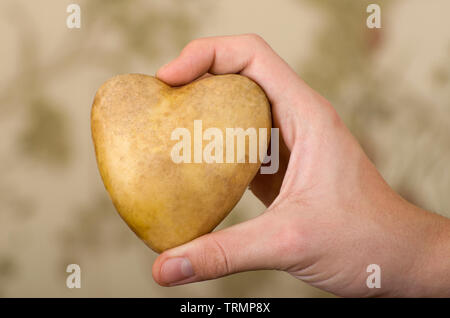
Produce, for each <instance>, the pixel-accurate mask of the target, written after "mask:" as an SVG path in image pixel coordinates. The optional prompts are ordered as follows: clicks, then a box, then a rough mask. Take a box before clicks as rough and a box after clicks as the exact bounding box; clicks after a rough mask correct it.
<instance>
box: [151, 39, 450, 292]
mask: <svg viewBox="0 0 450 318" xmlns="http://www.w3.org/2000/svg"><path fill="white" fill-rule="evenodd" d="M208 73H211V74H229V73H239V74H241V75H245V76H247V77H249V78H251V79H252V80H254V81H255V82H257V83H258V84H259V85H260V86H261V87H262V88H263V89H264V91H265V93H266V94H267V97H268V98H269V100H270V103H271V105H272V116H273V125H274V126H275V127H277V128H279V129H280V138H281V139H282V145H281V149H280V169H279V171H278V173H277V174H275V175H261V174H258V175H257V176H256V177H255V179H254V180H253V181H252V183H251V185H250V189H251V190H252V192H253V193H254V194H255V195H256V196H257V197H258V198H259V199H260V200H261V201H262V202H263V203H264V204H265V205H266V206H267V210H266V211H265V212H264V213H263V214H261V215H260V216H258V217H256V218H254V219H251V220H249V221H246V222H244V223H240V224H237V225H234V226H231V227H229V228H226V229H224V230H221V231H216V232H213V233H210V234H207V235H204V236H202V237H199V238H197V239H195V240H193V241H191V242H189V243H187V244H184V245H182V246H179V247H176V248H173V249H171V250H168V251H165V252H164V253H162V254H161V255H159V257H158V258H157V259H156V261H155V263H154V264H153V277H154V279H155V281H156V282H157V283H158V284H160V285H163V286H174V285H180V284H187V283H192V282H198V281H204V280H209V279H214V278H218V277H222V276H226V275H229V274H233V273H237V272H243V271H249V270H260V269H273V270H280V271H285V272H288V273H289V274H291V275H293V276H294V277H296V278H298V279H301V280H303V281H305V282H307V283H309V284H311V285H312V286H315V287H318V288H320V289H323V290H326V291H328V292H331V293H333V294H335V295H339V296H350V297H367V296H369V297H370V296H388V297H396V296H399V297H402V296H404V297H421V296H425V297H428V296H429V297H450V220H449V219H447V218H445V217H443V216H440V215H438V214H435V213H432V212H428V211H425V210H423V209H421V208H419V207H416V206H414V205H412V204H411V203H409V202H407V201H406V200H404V199H403V198H402V197H401V196H399V195H398V194H397V193H396V192H395V191H394V190H393V189H392V188H391V187H390V186H389V185H388V184H387V183H386V182H385V181H384V180H383V178H382V177H381V175H380V174H379V172H378V171H377V169H376V167H375V166H374V165H373V164H372V162H371V161H370V160H369V159H368V158H367V156H366V154H365V153H364V152H363V150H362V149H361V146H360V145H359V144H358V142H357V141H356V139H355V138H354V136H353V135H352V134H351V133H350V131H349V130H348V129H347V128H346V127H345V125H344V124H343V122H342V120H341V119H340V118H339V116H338V115H337V113H336V111H335V109H334V108H333V107H332V105H331V104H330V103H329V102H328V101H327V100H325V99H324V98H323V97H322V96H320V95H319V94H318V93H317V92H315V91H314V90H312V89H311V88H310V87H308V86H307V85H306V84H305V82H303V81H302V79H301V78H300V77H299V76H298V75H297V74H296V73H295V72H294V71H293V70H292V69H291V68H290V67H289V65H288V64H287V63H286V62H284V61H283V60H282V59H281V58H280V57H279V56H278V55H277V54H276V53H275V52H274V51H273V50H272V49H271V47H270V46H269V45H268V44H267V43H266V42H265V41H264V40H263V39H261V38H260V37H259V36H257V35H252V34H250V35H240V36H229V37H211V38H202V39H198V40H194V41H192V42H191V43H189V44H188V45H187V46H186V47H185V48H184V49H183V51H182V52H181V54H180V56H179V57H178V58H176V59H175V60H173V61H172V62H170V63H169V64H167V65H165V66H163V67H162V68H161V69H160V70H159V71H158V72H157V77H158V78H159V79H161V80H162V81H164V82H166V83H167V84H169V85H172V86H179V85H184V84H187V83H189V82H191V81H193V80H195V79H198V78H199V77H201V76H204V75H205V74H208ZM370 264H378V265H379V266H380V268H381V278H382V280H381V288H374V289H371V288H368V287H367V285H366V280H367V277H368V276H369V275H370V273H367V272H366V269H367V266H368V265H370Z"/></svg>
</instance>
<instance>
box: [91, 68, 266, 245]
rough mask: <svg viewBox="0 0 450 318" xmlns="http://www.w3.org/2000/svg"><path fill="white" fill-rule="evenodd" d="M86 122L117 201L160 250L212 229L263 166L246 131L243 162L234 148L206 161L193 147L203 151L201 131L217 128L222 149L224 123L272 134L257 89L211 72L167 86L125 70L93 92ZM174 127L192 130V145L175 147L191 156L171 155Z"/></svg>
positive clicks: (135, 228) (237, 77)
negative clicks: (230, 159)
mask: <svg viewBox="0 0 450 318" xmlns="http://www.w3.org/2000/svg"><path fill="white" fill-rule="evenodd" d="M194 121H196V123H197V130H196V131H194V126H195V124H194ZM200 121H201V130H200V137H199V136H198V132H199V130H198V123H199V122H200ZM91 128H92V137H93V140H94V146H95V152H96V156H97V164H98V168H99V170H100V174H101V176H102V179H103V182H104V185H105V187H106V189H107V190H108V192H109V195H110V197H111V199H112V201H113V203H114V206H115V207H116V209H117V211H118V212H119V213H120V215H121V217H122V218H123V219H124V220H125V222H126V223H127V224H128V225H129V226H130V228H131V229H132V230H133V231H134V232H135V233H136V234H137V235H138V236H139V237H140V238H141V239H142V240H143V241H144V242H145V243H146V244H147V245H148V246H149V247H150V248H152V249H153V250H154V251H156V252H162V251H164V250H166V249H169V248H172V247H175V246H178V245H181V244H183V243H186V242H188V241H190V240H192V239H194V238H196V237H198V236H201V235H203V234H206V233H208V232H210V231H212V230H213V229H214V228H215V227H216V226H217V225H218V224H219V223H220V222H221V221H222V219H223V218H225V216H226V215H227V214H228V213H229V212H230V211H231V210H232V208H233V207H234V206H235V205H236V203H237V202H238V201H239V199H240V198H241V197H242V195H243V193H244V191H245V189H246V188H247V186H248V184H249V183H250V181H251V180H252V179H253V177H254V176H255V174H256V173H257V171H258V169H259V167H260V165H261V160H260V158H261V156H259V155H258V158H257V161H256V162H255V161H254V160H253V162H249V149H248V148H250V147H249V144H250V138H249V137H248V136H247V137H245V139H244V140H245V144H246V150H247V151H246V152H245V163H240V162H237V161H238V160H237V159H238V158H237V156H238V151H235V153H236V155H235V156H234V158H235V160H234V163H227V162H226V160H225V159H224V160H223V163H220V161H218V162H215V161H213V162H211V163H207V162H205V159H204V158H203V157H202V153H200V156H199V153H198V151H197V152H196V150H198V149H200V150H201V151H206V148H207V145H208V143H209V141H208V140H207V139H208V138H202V135H201V133H202V132H205V131H206V130H207V129H208V128H216V129H219V130H220V131H222V132H223V145H224V148H225V144H226V142H225V136H226V129H227V128H242V129H243V130H247V129H248V128H255V130H256V131H257V134H258V139H259V138H260V137H262V136H260V135H262V134H261V133H260V130H259V128H265V129H266V130H267V135H268V138H270V128H271V114H270V106H269V102H268V100H267V98H266V95H265V94H264V92H263V91H262V89H261V88H260V87H259V86H258V85H257V84H256V83H254V82H253V81H252V80H250V79H248V78H247V77H244V76H240V75H234V74H233V75H231V74H230V75H218V76H211V77H207V78H204V79H200V80H197V81H195V82H192V83H190V84H188V85H186V86H183V87H176V88H172V87H170V86H168V85H166V84H164V83H163V82H161V81H159V80H158V79H156V78H154V77H151V76H147V75H141V74H126V75H119V76H116V77H114V78H112V79H110V80H108V81H107V82H105V83H104V84H103V85H102V86H101V87H100V89H99V90H98V91H97V94H96V96H95V99H94V103H93V105H92V113H91ZM177 128H179V129H180V128H181V129H184V130H183V131H184V132H189V133H190V136H191V138H192V142H191V143H190V147H191V148H190V149H187V148H186V149H183V150H182V151H180V153H181V154H182V155H186V154H189V150H191V151H190V152H191V155H192V156H191V157H192V160H191V163H189V162H187V161H185V162H178V163H176V162H175V161H174V160H173V156H172V155H173V153H174V151H175V150H174V147H175V145H176V144H177V143H178V142H179V140H176V139H174V138H173V132H174V131H175V129H177ZM216 132H217V130H216ZM196 133H197V135H196ZM203 137H204V136H203ZM199 138H200V139H199ZM209 138H210V140H212V137H211V136H210V137H209ZM217 138H218V137H217V136H216V139H217ZM236 139H237V137H236ZM268 143H269V140H267V144H268ZM237 145H238V142H237V141H236V142H235V145H234V148H235V149H236V147H237ZM258 145H259V143H258ZM195 147H200V148H197V149H195ZM258 147H260V146H258ZM263 147H264V146H261V149H263ZM230 149H231V147H230ZM227 150H228V149H227ZM266 150H267V149H263V151H264V153H265V152H266ZM216 151H218V150H217V149H215V150H214V152H212V153H213V154H214V155H215V154H218V152H217V153H216ZM225 153H226V150H225V149H224V150H223V158H225ZM258 153H259V149H258ZM195 156H197V157H195ZM194 157H195V158H194ZM199 158H200V160H201V162H198V160H199ZM241 159H242V158H241ZM250 161H252V160H250Z"/></svg>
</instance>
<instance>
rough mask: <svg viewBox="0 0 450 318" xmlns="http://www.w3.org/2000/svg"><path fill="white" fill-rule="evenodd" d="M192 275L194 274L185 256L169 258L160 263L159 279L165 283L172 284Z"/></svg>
mask: <svg viewBox="0 0 450 318" xmlns="http://www.w3.org/2000/svg"><path fill="white" fill-rule="evenodd" d="M192 276H194V270H193V269H192V264H191V262H190V261H189V259H187V258H184V257H174V258H169V259H168V260H167V261H165V262H164V263H163V264H162V267H161V280H162V281H163V282H164V283H166V284H174V283H177V282H180V281H182V280H185V279H187V278H189V277H192Z"/></svg>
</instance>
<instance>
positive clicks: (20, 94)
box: [0, 0, 450, 297]
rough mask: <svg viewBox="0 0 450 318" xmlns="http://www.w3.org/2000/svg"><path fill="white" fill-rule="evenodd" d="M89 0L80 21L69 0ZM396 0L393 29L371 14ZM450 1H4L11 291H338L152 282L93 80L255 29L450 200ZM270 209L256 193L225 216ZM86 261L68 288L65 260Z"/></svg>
mask: <svg viewBox="0 0 450 318" xmlns="http://www.w3.org/2000/svg"><path fill="white" fill-rule="evenodd" d="M72 2H75V3H79V4H80V6H81V10H82V11H81V19H82V22H81V23H82V27H81V29H79V30H77V29H72V30H70V29H68V28H67V27H66V18H67V16H68V14H67V13H66V7H67V5H68V4H70V3H72ZM372 2H375V3H378V4H380V5H381V8H382V15H381V17H382V29H380V30H374V29H371V30H369V29H368V28H367V27H366V26H365V21H366V17H367V15H368V14H367V13H366V10H365V9H366V7H367V5H368V4H369V3H372ZM449 12H450V2H449V1H446V0H430V1H421V0H408V1H404V0H391V1H363V0H345V1H344V0H341V1H335V0H328V1H322V0H316V1H315V0H285V1H277V2H275V1H271V0H251V1H249V0H246V1H242V0H219V1H206V0H205V1H167V0H164V1H163V0H161V1H99V0H91V1H81V0H80V1H61V0H59V1H57V0H53V1H49V0H46V1H42V0H41V1H16V0H2V1H1V2H0V39H1V45H0V69H1V70H2V74H1V76H0V135H1V143H0V176H1V177H0V296H11V297H13V296H26V297H28V296H35V297H45V296H55V297H94V296H99V297H111V296H116V297H127V296H134V297H170V296H176V297H180V296H181V297H182V296H185V297H201V296H210V297H216V296H217V297H218V296H222V297H246V296H247V297H249V296H253V297H316V296H318V297H326V296H330V295H328V294H326V293H323V292H321V291H319V290H317V289H314V288H311V287H309V286H307V285H305V284H303V283H302V282H300V281H298V280H296V279H294V278H292V277H290V276H289V275H287V274H285V273H280V272H270V271H261V272H250V273H243V274H238V275H233V276H230V277H227V278H223V279H219V280H216V281H210V282H204V283H197V284H193V285H190V286H183V287H175V288H170V289H169V288H163V287H160V286H158V285H157V284H156V283H155V282H153V280H152V278H151V265H152V262H153V260H154V259H155V257H156V254H155V253H153V252H152V251H151V250H149V249H148V248H147V247H146V246H145V245H144V244H143V243H142V242H141V241H140V240H138V239H137V238H136V237H135V235H134V234H133V233H132V232H131V231H130V230H129V229H128V228H127V226H126V225H125V224H124V223H123V222H122V220H121V219H120V218H119V216H118V215H117V213H116V212H115V210H114V208H113V207H112V204H111V203H110V201H109V199H108V197H107V194H106V191H105V190H104V187H103V185H102V182H101V179H100V177H99V174H98V172H97V167H96V163H95V157H94V151H93V146H92V142H91V136H90V126H89V120H90V118H89V116H90V107H91V103H92V100H93V96H94V94H95V91H96V90H97V88H98V87H99V86H100V84H101V83H102V82H104V81H105V80H106V79H108V78H109V77H111V76H113V75H116V74H118V73H130V72H139V73H147V74H153V73H154V72H155V71H156V70H157V68H158V67H159V66H160V65H162V64H164V63H166V62H168V61H169V60H170V59H172V58H174V57H175V56H176V55H177V54H178V52H179V51H180V49H181V48H182V47H183V46H184V45H185V44H186V43H187V42H188V41H189V40H191V39H194V38H197V37H201V36H211V35H224V34H239V33H248V32H254V33H258V34H260V35H261V36H263V37H264V38H265V39H266V40H267V42H269V43H270V44H271V46H272V47H273V48H274V49H275V50H276V51H277V52H278V53H279V54H280V55H281V56H282V57H283V58H284V59H285V60H286V61H287V62H288V63H289V64H290V65H291V66H292V67H293V68H294V69H295V70H296V71H297V72H298V74H299V75H300V76H302V77H303V78H304V79H305V80H306V81H307V82H308V83H309V84H310V85H311V86H312V87H313V88H315V89H317V90H318V91H319V92H320V93H321V94H323V95H324V96H326V97H327V98H328V99H330V100H331V101H332V102H333V104H334V106H335V107H336V109H337V110H338V111H339V113H340V114H341V115H342V116H343V118H344V120H345V122H346V123H347V125H348V126H349V127H350V129H351V130H352V132H353V133H354V134H355V135H356V136H357V137H358V139H359V140H360V142H361V144H362V145H363V147H364V149H365V150H366V151H367V153H368V154H369V156H370V157H371V159H372V160H373V161H374V162H375V164H376V165H377V167H378V168H379V169H380V171H381V173H382V174H383V176H384V177H385V178H386V179H387V181H388V182H389V183H390V184H391V185H392V186H393V187H394V188H395V189H396V190H397V191H399V192H400V193H401V194H402V195H403V196H404V197H406V198H407V199H408V200H410V201H412V202H414V203H416V204H418V205H420V206H422V207H424V208H426V209H429V210H432V211H435V212H438V213H441V214H444V215H447V216H450V89H449V88H450V20H449V19H448V13H449ZM263 210H264V207H263V205H262V204H261V203H260V202H259V201H258V200H257V199H255V198H254V197H253V196H252V195H251V194H250V193H246V194H245V196H244V198H243V199H242V200H241V201H240V203H239V204H238V205H237V206H236V208H235V209H234V211H233V212H232V213H231V214H230V216H229V217H228V218H227V219H226V220H225V221H224V222H223V224H221V225H220V227H223V226H228V225H230V224H234V223H238V222H241V221H243V220H245V219H248V218H251V217H254V216H256V215H258V214H259V213H261V212H262V211H263ZM70 263H76V264H79V265H80V266H81V269H82V288H81V289H72V290H69V289H68V288H66V285H65V280H66V277H67V274H66V272H65V269H66V266H67V265H68V264H70Z"/></svg>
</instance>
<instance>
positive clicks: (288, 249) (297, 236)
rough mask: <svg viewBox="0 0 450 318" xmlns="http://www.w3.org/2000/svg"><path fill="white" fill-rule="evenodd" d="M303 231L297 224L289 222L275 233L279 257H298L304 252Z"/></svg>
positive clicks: (304, 240) (304, 239)
mask: <svg viewBox="0 0 450 318" xmlns="http://www.w3.org/2000/svg"><path fill="white" fill-rule="evenodd" d="M305 236H306V235H305V231H304V230H303V228H302V226H301V224H300V223H299V222H289V223H286V224H283V225H281V226H280V228H279V229H278V231H277V241H278V246H277V250H278V253H279V254H280V256H283V255H299V254H303V253H304V252H305V250H306V238H305Z"/></svg>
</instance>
